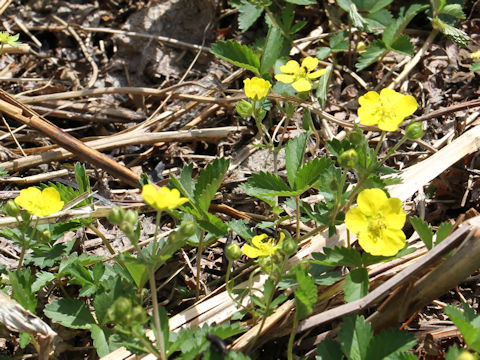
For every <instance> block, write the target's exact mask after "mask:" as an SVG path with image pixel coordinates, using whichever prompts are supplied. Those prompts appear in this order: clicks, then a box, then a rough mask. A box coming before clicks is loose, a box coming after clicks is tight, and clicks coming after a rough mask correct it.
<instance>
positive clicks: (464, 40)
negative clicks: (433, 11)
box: [433, 18, 472, 47]
mask: <svg viewBox="0 0 480 360" xmlns="http://www.w3.org/2000/svg"><path fill="white" fill-rule="evenodd" d="M433 25H434V26H436V28H437V29H439V30H440V31H441V32H442V33H443V34H444V35H445V36H446V37H448V38H449V39H451V40H452V41H454V42H455V43H457V44H458V45H460V46H463V47H466V46H467V45H468V43H469V42H470V41H472V39H471V38H470V37H469V36H468V35H467V34H466V33H465V32H464V31H463V30H460V29H457V28H456V27H454V26H451V25H449V24H447V23H445V22H443V21H442V20H440V19H439V18H435V19H433Z"/></svg>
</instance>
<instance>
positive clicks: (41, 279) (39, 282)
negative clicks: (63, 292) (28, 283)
mask: <svg viewBox="0 0 480 360" xmlns="http://www.w3.org/2000/svg"><path fill="white" fill-rule="evenodd" d="M36 277H37V278H36V279H35V281H34V282H33V284H32V291H33V292H34V293H36V292H37V291H38V290H40V289H41V288H43V287H44V286H45V285H47V284H48V283H49V282H51V281H52V280H53V279H55V275H54V274H52V273H51V272H48V271H40V272H38V273H37V274H36Z"/></svg>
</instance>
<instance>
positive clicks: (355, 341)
mask: <svg viewBox="0 0 480 360" xmlns="http://www.w3.org/2000/svg"><path fill="white" fill-rule="evenodd" d="M340 327H341V329H340V332H339V334H338V337H339V338H340V346H341V347H342V350H343V353H344V354H345V355H346V356H347V358H348V360H369V359H368V358H367V357H366V354H367V348H368V344H369V343H370V340H371V339H372V337H373V331H372V327H371V325H370V323H367V322H366V321H365V319H364V318H363V316H356V315H348V316H346V317H345V318H344V320H343V322H342V324H341V326H340Z"/></svg>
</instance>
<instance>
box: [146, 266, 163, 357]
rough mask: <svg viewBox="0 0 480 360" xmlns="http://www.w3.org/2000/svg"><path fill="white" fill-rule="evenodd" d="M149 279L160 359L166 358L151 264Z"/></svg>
mask: <svg viewBox="0 0 480 360" xmlns="http://www.w3.org/2000/svg"><path fill="white" fill-rule="evenodd" d="M148 280H149V282H150V291H151V292H152V305H153V321H154V322H155V330H156V335H157V343H156V345H157V349H158V351H159V352H160V359H161V360H166V357H165V344H164V342H163V334H162V329H161V327H160V314H159V312H158V299H157V286H156V285H155V273H154V270H153V268H152V267H151V266H149V268H148Z"/></svg>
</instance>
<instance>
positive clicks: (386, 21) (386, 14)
mask: <svg viewBox="0 0 480 360" xmlns="http://www.w3.org/2000/svg"><path fill="white" fill-rule="evenodd" d="M365 21H366V22H367V25H368V27H369V28H370V29H371V30H374V29H375V33H376V32H378V29H384V28H386V27H387V26H388V25H390V24H391V23H392V22H393V21H394V19H393V15H392V13H391V12H390V11H388V10H387V9H382V10H379V11H376V12H374V13H369V14H368V15H367V16H366V18H365Z"/></svg>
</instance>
